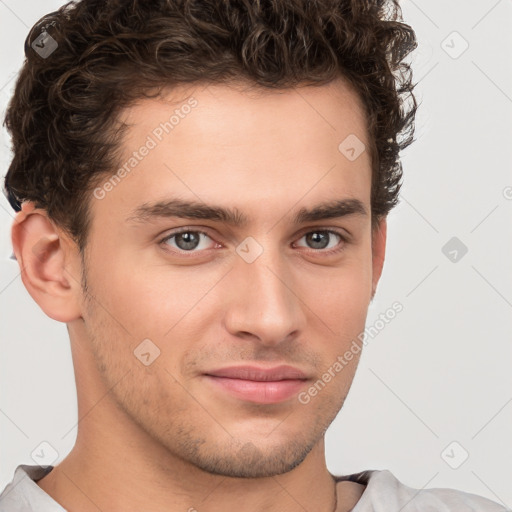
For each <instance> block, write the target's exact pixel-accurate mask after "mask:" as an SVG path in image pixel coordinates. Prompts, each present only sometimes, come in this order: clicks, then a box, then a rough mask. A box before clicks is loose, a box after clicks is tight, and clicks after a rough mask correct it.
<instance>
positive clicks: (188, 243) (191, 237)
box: [176, 231, 199, 250]
mask: <svg viewBox="0 0 512 512" xmlns="http://www.w3.org/2000/svg"><path fill="white" fill-rule="evenodd" d="M180 242H183V243H180ZM198 244H199V235H198V233H192V232H189V231H187V232H185V233H179V234H178V235H177V236H176V245H177V246H178V247H179V248H180V249H183V250H187V249H195V248H196V247H197V246H198Z"/></svg>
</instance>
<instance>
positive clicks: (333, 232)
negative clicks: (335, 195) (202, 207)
mask: <svg viewBox="0 0 512 512" xmlns="http://www.w3.org/2000/svg"><path fill="white" fill-rule="evenodd" d="M182 233H198V234H201V235H205V236H207V237H208V238H210V239H211V240H213V238H212V237H211V236H210V235H209V234H208V233H207V232H206V231H203V230H200V229H191V228H187V227H185V228H181V229H179V230H177V231H173V232H172V233H170V234H168V235H166V236H165V237H164V238H163V239H162V240H160V242H159V245H162V246H165V245H166V244H165V242H168V241H169V240H170V239H172V238H174V237H175V236H177V235H180V234H182ZM311 233H329V234H331V235H336V236H338V237H340V244H339V245H340V246H339V247H336V248H334V249H327V250H326V249H311V248H307V247H306V248H305V249H308V250H309V251H312V252H314V253H319V254H322V255H332V254H337V253H340V252H342V251H343V250H344V249H345V247H346V245H347V244H348V243H349V240H348V237H347V236H346V235H344V234H343V233H341V232H339V231H337V230H334V229H322V228H319V229H312V230H310V231H306V232H305V233H303V234H302V235H301V236H300V238H299V240H300V239H301V238H303V237H305V236H306V235H309V234H311ZM213 241H214V242H215V240H213ZM216 243H218V242H216ZM164 250H165V251H168V252H172V253H175V254H179V255H184V254H185V255H186V254H187V253H190V255H191V256H192V255H196V254H197V253H201V252H204V251H208V250H209V249H205V250H204V251H194V250H191V251H185V250H183V249H169V248H167V247H164ZM186 257H188V256H186Z"/></svg>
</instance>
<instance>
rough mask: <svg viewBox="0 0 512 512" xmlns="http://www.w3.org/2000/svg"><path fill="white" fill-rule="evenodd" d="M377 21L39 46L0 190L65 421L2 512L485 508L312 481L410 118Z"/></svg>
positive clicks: (474, 499) (261, 21)
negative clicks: (66, 400)
mask: <svg viewBox="0 0 512 512" xmlns="http://www.w3.org/2000/svg"><path fill="white" fill-rule="evenodd" d="M380 4H381V2H348V1H347V2H330V1H327V0H326V1H323V2H321V1H318V2H311V1H306V0H304V1H302V2H299V1H291V0H290V1H285V0H283V1H274V2H270V1H267V2H235V1H233V2H227V1H226V2H213V1H211V2H207V1H202V2H186V1H177V0H176V1H167V2H165V1H145V2H138V1H136V0H134V1H129V2H118V1H114V0H110V1H101V2H99V1H92V0H83V1H82V2H78V3H76V4H75V5H69V6H67V7H65V8H63V9H61V10H60V11H59V12H57V13H53V14H51V15H49V16H47V17H45V18H44V19H43V20H42V21H41V22H40V23H39V24H37V25H36V27H34V29H33V30H32V32H31V34H30V35H29V38H28V40H27V45H26V52H27V62H26V64H25V65H24V67H23V69H22V72H21V74H20V77H19V79H18V83H17V85H16V91H15V94H14V97H13V100H12V102H11V104H10V106H9V110H8V112H7V116H6V123H7V126H8V128H9V130H10V132H11V134H12V138H13V149H14V158H13V161H12V164H11V167H10V168H9V171H8V173H7V176H6V178H5V190H6V193H7V195H8V198H9V200H10V202H11V204H12V205H13V207H14V208H15V209H16V210H17V211H18V213H17V215H16V219H15V222H14V223H13V226H12V243H13V249H14V253H15V256H16V259H17V261H18V263H19V265H20V269H21V270H22V279H23V283H24V285H25V286H26V288H27V290H28V292H29V293H30V295H31V296H32V297H33V299H34V300H35V301H36V302H37V304H38V305H39V306H40V307H41V308H42V310H43V311H44V312H45V313H46V314H47V315H48V316H49V317H50V318H53V319H55V320H57V321H60V322H65V323H66V325H67V328H68V332H69V335H70V342H71V348H72V355H73V364H74V370H75V378H76V383H77V392H78V415H79V423H78V436H77V441H76V444H75V446H74V448H73V449H72V451H71V453H70V454H69V455H68V456H67V457H66V458H65V459H64V460H63V461H62V462H61V463H59V464H58V465H56V466H51V465H49V466H26V465H21V466H19V467H18V468H17V470H16V473H15V476H14V479H13V482H12V483H11V484H9V485H8V486H7V487H6V489H5V490H4V491H3V493H2V495H1V496H0V510H1V511H2V512H3V511H11V512H14V511H36V510H37V511H38V512H53V511H58V510H70V511H75V510H77V511H78V510H80V511H83V512H89V511H97V510H103V511H107V510H108V511H112V512H117V511H123V512H131V511H140V510H151V511H152V512H153V511H154V512H160V511H164V510H165V511H170V510H172V511H174V510H176V511H178V510H184V511H185V510H188V511H194V510H197V511H199V512H201V511H203V510H204V511H217V510H219V511H220V510H223V511H224V510H240V511H249V510H250V511H256V510H261V511H263V510H265V511H295V510H311V511H312V510H315V511H319V512H322V511H326V512H331V511H348V510H354V511H355V512H366V511H373V510H375V511H385V510H386V511H387V510H390V511H398V510H404V511H412V510H456V511H463V510H482V511H483V510H485V511H499V510H504V509H503V507H501V506H499V505H498V504H495V503H493V502H491V501H489V500H487V499H484V498H481V497H478V496H475V495H470V494H467V493H463V492H459V491H455V490H449V489H432V490H423V491H420V492H418V491H417V490H414V489H411V488H409V487H407V486H405V485H404V484H402V483H401V482H399V481H398V480H397V479H396V478H395V477H394V476H393V475H392V474H391V473H390V472H389V471H365V472H362V473H358V474H355V475H345V476H342V477H334V476H333V475H331V474H330V473H329V472H328V470H327V468H326V464H325V455H324V433H325V431H326V429H327V427H328V426H329V424H330V423H331V422H332V420H333V419H334V418H335V416H336V414H337V413H338V412H339V410H340V409H341V407H342V405H343V403H344V400H345V398H346V396H347V394H348V391H349V389H350V385H351V383H352V380H353V377H354V374H355V371H356V368H357V363H358V360H359V357H360V353H361V339H360V336H359V333H361V332H362V331H363V330H364V325H365V319H366V314H367V309H368V305H369V303H370V301H371V300H372V298H373V296H374V294H375V291H376V288H377V284H378V281H379V278H380V275H381V272H382V268H383V263H384V256H385V245H386V215H387V213H388V212H389V211H390V209H391V208H392V207H393V206H394V205H395V204H396V202H397V197H398V192H399V188H400V179H401V165H400V162H399V159H398V154H399V151H400V150H401V149H403V148H404V147H406V146H407V145H408V144H409V143H410V142H412V135H413V121H414V114H415V110H416V103H415V102H414V96H412V95H411V98H412V100H413V102H412V106H411V107H410V109H409V110H403V99H404V97H405V95H406V94H409V93H411V92H412V88H413V86H412V84H411V79H410V74H408V68H407V67H405V68H404V67H400V65H402V66H403V63H402V59H403V58H404V57H405V56H406V55H407V54H408V53H409V52H410V51H412V50H413V49H414V47H415V45H416V42H415V38H414V33H413V32H412V30H411V29H410V27H408V26H407V25H405V24H403V23H401V22H400V21H399V9H398V7H397V6H395V5H394V4H392V5H380ZM390 7H391V8H392V9H391V14H390V9H389V8H390ZM386 16H389V18H386ZM398 71H400V73H398V77H397V76H395V75H394V74H395V73H397V72H398ZM399 80H400V87H397V83H398V81H399ZM41 127H44V129H42V128H41ZM399 136H401V138H400V137H399ZM347 353H349V354H352V357H348V358H345V359H343V360H342V361H343V362H342V361H340V354H347Z"/></svg>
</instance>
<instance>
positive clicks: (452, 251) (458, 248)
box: [441, 236, 468, 263]
mask: <svg viewBox="0 0 512 512" xmlns="http://www.w3.org/2000/svg"><path fill="white" fill-rule="evenodd" d="M441 252H442V253H443V254H444V255H445V256H446V257H447V258H448V259H449V260H450V261H451V262H452V263H458V262H459V261H460V260H461V259H462V258H463V257H464V256H465V255H466V254H467V252H468V248H467V246H466V245H465V244H464V243H463V242H461V241H460V240H459V239H458V238H457V237H456V236H454V237H452V238H450V240H448V242H446V243H445V244H444V245H443V247H442V248H441Z"/></svg>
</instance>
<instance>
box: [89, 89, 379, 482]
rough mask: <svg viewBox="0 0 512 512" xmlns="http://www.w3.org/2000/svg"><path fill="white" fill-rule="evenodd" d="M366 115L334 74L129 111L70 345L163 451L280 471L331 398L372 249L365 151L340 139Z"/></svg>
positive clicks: (291, 462) (304, 443)
mask: <svg viewBox="0 0 512 512" xmlns="http://www.w3.org/2000/svg"><path fill="white" fill-rule="evenodd" d="M362 112H363V110H362V106H361V104H360V103H359V101H358V99H357V96H356V95H355V94H354V93H353V92H352V91H351V90H350V89H348V88H347V86H346V85H345V84H344V83H343V82H341V81H336V82H332V83H331V84H329V85H324V86H321V87H308V88H300V89H297V90H286V91H279V92H277V91H265V92H256V91H255V90H253V91H252V92H249V91H248V90H242V89H241V88H234V87H228V86H225V85H222V86H221V85H209V86H197V87H195V88H189V89H187V90H185V89H175V90H173V91H172V92H170V93H169V94H168V95H166V96H165V97H163V98H160V99H145V100H143V101H140V103H138V104H137V105H135V106H133V107H132V108H130V109H129V110H127V111H126V112H124V114H123V121H124V122H125V123H127V124H128V125H129V128H128V129H127V132H126V137H125V139H124V140H123V154H122V157H121V160H122V161H121V164H120V166H119V168H120V169H124V171H125V172H123V171H119V172H118V173H117V175H116V176H117V177H106V178H105V180H104V181H103V182H102V183H101V184H100V185H99V187H98V188H96V189H95V191H94V194H93V195H92V196H91V216H92V224H91V230H90V234H89V238H88V246H87V250H86V268H84V273H85V278H86V283H87V289H88V292H89V295H88V294H84V296H83V307H82V319H81V320H80V321H81V322H83V328H82V331H81V334H80V336H81V337H82V339H81V340H80V343H81V344H84V343H85V344H86V345H87V346H88V347H90V350H91V351H92V353H93V355H94V361H95V368H94V369H93V368H91V372H92V371H96V372H98V374H99V375H101V378H102V380H103V382H104V383H105V386H106V387H107V388H108V389H111V392H112V396H113V398H114V401H115V403H116V406H118V407H119V409H120V410H121V411H122V413H123V415H124V418H125V419H126V421H128V422H132V423H133V424H136V425H137V426H138V428H140V429H142V430H143V431H144V432H145V433H146V434H147V435H148V436H150V438H151V439H152V440H154V441H156V442H157V443H158V444H159V445H160V446H161V447H162V448H163V449H165V450H167V451H168V453H170V454H172V455H174V456H176V457H179V458H180V459H182V460H184V461H188V462H190V463H192V464H193V465H195V466H197V467H199V468H201V469H204V470H206V471H209V472H211V473H216V474H223V475H228V476H246V477H257V476H270V475H275V474H280V473H283V472H285V471H288V470H290V469H291V468H293V467H295V466H296V465H298V464H299V463H301V462H302V461H303V460H304V458H305V457H306V456H307V455H308V453H309V452H310V451H311V450H312V449H313V448H314V447H315V446H318V444H319V443H320V442H321V440H322V439H323V434H324V432H325V430H326V428H327V427H328V425H329V424H330V423H331V422H332V420H333V419H334V417H335V416H336V414H337V412H338V411H339V409H340V408H341V406H342V404H343V402H344V399H345V397H346V395H347V393H348V390H349V388H350V384H351V382H352V379H353V376H354V372H355V369H356V366H357V361H358V358H359V354H360V352H359V351H356V350H354V349H353V347H354V344H353V341H354V340H357V336H358V335H359V334H360V333H361V332H362V331H363V330H364V323H365V319H366V314H367V308H368V305H369V302H370V300H371V297H372V290H373V289H374V287H375V285H376V281H377V280H378V276H379V275H380V270H379V269H378V268H377V267H378V265H377V267H375V265H376V263H375V261H376V260H377V259H378V258H376V255H377V254H376V251H382V250H383V246H382V244H381V243H380V242H379V243H374V247H373V254H372V231H371V217H370V185H371V163H370V155H369V154H368V151H363V152H362V153H361V154H360V155H359V156H358V157H357V158H356V159H354V158H353V156H354V154H353V152H350V151H349V152H348V153H347V152H346V151H345V150H342V151H340V149H339V146H340V144H341V143H342V142H343V141H344V140H345V139H346V138H347V137H348V136H352V137H353V136H354V135H355V136H356V137H357V139H353V138H352V139H348V140H350V141H352V146H354V140H359V141H360V142H359V143H358V144H360V143H364V144H366V147H368V135H367V133H366V123H365V119H364V116H363V113H362ZM144 147H145V148H146V149H143V148H144ZM361 147H362V146H357V145H356V154H357V153H358V152H359V151H360V148H361ZM343 148H345V146H342V149H343ZM345 149H346V148H345ZM347 154H348V155H349V156H351V157H352V158H348V157H347ZM109 184H110V185H109ZM372 256H373V258H372ZM377 256H378V255H377ZM351 347H352V352H353V358H352V360H351V361H350V362H349V363H346V362H345V364H344V365H341V363H340V359H339V356H343V354H345V353H346V352H347V351H349V350H351ZM336 362H338V365H336ZM340 366H342V368H341V369H340ZM329 376H330V378H329ZM315 390H316V391H315Z"/></svg>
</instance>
